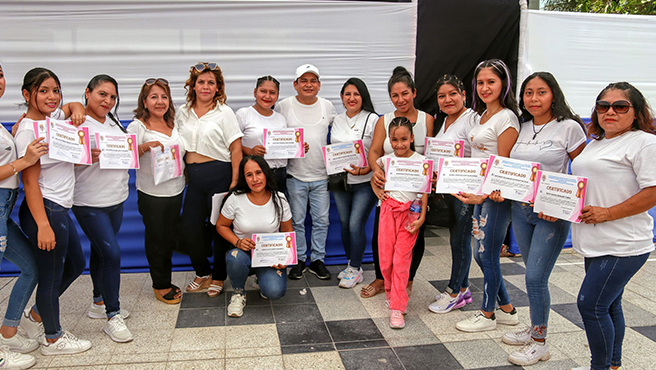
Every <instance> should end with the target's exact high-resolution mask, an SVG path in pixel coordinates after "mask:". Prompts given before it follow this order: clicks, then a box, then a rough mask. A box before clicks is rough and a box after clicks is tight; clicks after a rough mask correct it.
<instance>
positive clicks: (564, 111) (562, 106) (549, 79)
mask: <svg viewBox="0 0 656 370" xmlns="http://www.w3.org/2000/svg"><path fill="white" fill-rule="evenodd" d="M536 77H539V78H540V79H542V80H543V81H544V82H545V83H546V84H547V86H549V88H550V89H551V96H552V97H553V100H552V103H551V115H552V116H554V117H556V121H558V122H560V121H563V120H566V119H571V120H572V121H576V122H577V123H578V124H579V125H580V126H581V128H582V129H583V131H584V132H585V125H584V124H583V121H582V120H581V117H579V116H578V114H576V113H574V111H572V108H571V107H570V106H569V104H567V100H566V99H565V94H563V90H562V89H561V88H560V85H558V81H556V77H554V76H553V75H552V74H551V73H549V72H535V73H533V74H532V75H530V76H528V77H526V79H525V80H524V82H522V87H521V89H520V91H519V109H520V111H521V112H522V115H521V117H520V118H521V119H522V122H528V121H530V120H532V119H533V115H532V114H531V113H529V112H528V110H527V109H526V107H525V106H524V92H525V91H526V85H527V84H528V83H529V82H530V81H531V80H532V79H534V78H536Z"/></svg>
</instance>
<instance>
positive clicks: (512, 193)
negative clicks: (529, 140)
mask: <svg viewBox="0 0 656 370" xmlns="http://www.w3.org/2000/svg"><path fill="white" fill-rule="evenodd" d="M539 169H540V164H539V163H537V162H527V161H522V160H519V159H512V158H505V157H497V156H495V155H491V156H490V159H489V161H488V169H487V172H486V173H485V180H484V181H483V187H482V188H481V191H482V192H483V194H490V193H492V192H493V191H495V190H501V196H502V197H504V198H506V199H511V200H516V201H519V202H530V201H532V200H533V197H534V195H535V190H536V188H537V181H536V180H537V172H538V170H539Z"/></svg>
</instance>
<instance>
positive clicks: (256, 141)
mask: <svg viewBox="0 0 656 370" xmlns="http://www.w3.org/2000/svg"><path fill="white" fill-rule="evenodd" d="M235 115H236V116H237V122H239V128H240V129H241V132H243V133H244V137H243V138H242V139H241V145H242V146H245V147H247V148H253V147H254V146H256V145H262V146H264V129H265V128H266V129H274V128H287V120H286V119H285V117H283V116H282V114H280V113H278V112H273V114H272V115H270V116H268V117H267V116H263V115H261V114H260V113H259V112H258V111H256V110H255V108H253V107H246V108H241V109H240V110H238V111H237V113H236V114H235ZM266 161H267V163H268V164H269V167H271V168H281V167H285V166H287V159H267V160H266Z"/></svg>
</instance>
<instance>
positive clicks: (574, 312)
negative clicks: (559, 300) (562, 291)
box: [551, 303, 584, 329]
mask: <svg viewBox="0 0 656 370" xmlns="http://www.w3.org/2000/svg"><path fill="white" fill-rule="evenodd" d="M551 309H552V310H554V311H556V312H558V313H559V314H560V315H562V316H563V317H565V318H566V319H567V320H569V321H571V322H572V323H573V324H574V325H576V326H578V327H579V328H581V329H583V328H584V327H583V319H582V318H581V314H580V313H579V308H578V307H577V306H576V303H564V304H552V305H551Z"/></svg>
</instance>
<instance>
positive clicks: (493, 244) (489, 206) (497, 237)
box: [472, 199, 510, 312]
mask: <svg viewBox="0 0 656 370" xmlns="http://www.w3.org/2000/svg"><path fill="white" fill-rule="evenodd" d="M509 224H510V201H509V200H504V201H503V202H500V203H497V202H495V201H493V200H491V199H486V200H485V201H484V202H483V204H477V205H476V206H475V207H474V215H473V217H472V236H473V237H474V258H475V259H476V263H478V266H480V267H481V270H482V271H483V281H484V284H485V285H484V289H483V303H481V310H482V311H485V312H494V309H495V308H496V304H497V302H498V303H499V306H503V305H507V304H510V297H509V296H508V292H506V286H505V284H504V283H503V276H501V264H500V263H499V253H501V245H502V244H503V239H504V238H505V237H506V231H507V230H508V225H509Z"/></svg>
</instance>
